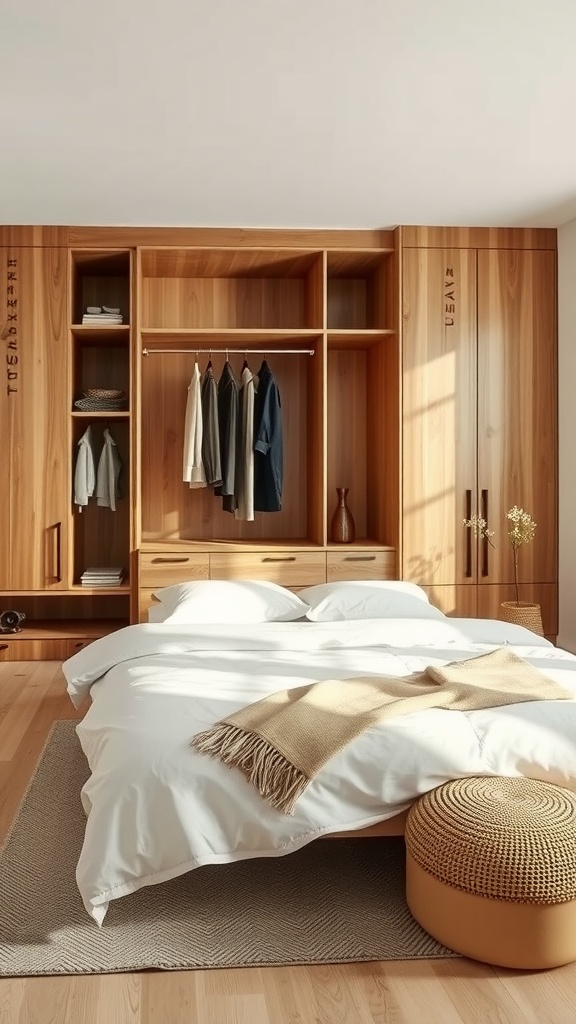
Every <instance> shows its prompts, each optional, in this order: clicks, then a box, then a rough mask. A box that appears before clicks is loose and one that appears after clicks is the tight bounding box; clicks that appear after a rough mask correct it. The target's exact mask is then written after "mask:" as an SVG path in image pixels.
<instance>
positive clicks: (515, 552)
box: [513, 547, 520, 608]
mask: <svg viewBox="0 0 576 1024" xmlns="http://www.w3.org/2000/svg"><path fill="white" fill-rule="evenodd" d="M513 550H514V586H515V588H516V607H517V608H519V607H520V598H519V596H518V548H517V547H514V549H513Z"/></svg>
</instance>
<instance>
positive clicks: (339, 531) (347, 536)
mask: <svg viewBox="0 0 576 1024" xmlns="http://www.w3.org/2000/svg"><path fill="white" fill-rule="evenodd" d="M336 494H337V495H338V504H337V506H336V511H335V512H334V515H333V516H332V522H331V523H330V540H331V541H332V543H333V544H351V543H352V541H353V540H354V538H355V536H356V527H355V525H354V519H353V518H352V513H351V512H350V509H349V508H348V505H347V504H346V497H347V494H348V487H337V488H336Z"/></svg>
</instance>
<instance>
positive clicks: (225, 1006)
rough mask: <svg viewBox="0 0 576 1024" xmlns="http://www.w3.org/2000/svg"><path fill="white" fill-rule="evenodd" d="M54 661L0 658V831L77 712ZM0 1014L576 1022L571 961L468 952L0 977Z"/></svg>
mask: <svg viewBox="0 0 576 1024" xmlns="http://www.w3.org/2000/svg"><path fill="white" fill-rule="evenodd" d="M80 717H81V712H77V711H76V710H75V709H74V707H73V705H72V703H71V701H70V700H69V698H68V696H67V694H66V690H65V683H64V678H63V676H62V672H61V669H60V666H59V664H58V663H57V662H4V663H1V664H0V837H4V836H5V835H6V832H7V831H8V829H9V828H10V825H11V823H12V821H13V819H14V817H15V815H16V813H17V810H18V807H19V805H20V802H21V800H22V797H23V795H24V793H25V792H26V788H27V786H28V784H29V781H30V778H31V776H32V774H33V771H34V767H35V765H36V763H37V761H38V758H39V756H40V754H41V752H42V749H43V747H44V744H45V743H46V740H47V738H48V735H49V732H50V729H51V726H52V724H53V723H54V722H55V721H58V720H61V719H65V718H66V719H78V718H80ZM0 1022H1V1024H575V1022H576V964H569V965H568V966H566V967H560V968H557V969H556V970H554V971H540V972H525V971H512V970H508V969H499V968H493V967H489V966H488V965H486V964H479V963H475V962H473V961H471V960H465V959H462V960H436V961H430V960H411V961H388V962H386V963H361V964H342V965H335V966H328V965H322V966H313V967H283V968H275V967H267V968H263V969H259V968H250V969H238V970H214V971H173V972H143V973H140V974H139V973H131V974H114V975H95V976H74V977H69V978H66V977H49V978H16V979H12V978H4V979H0Z"/></svg>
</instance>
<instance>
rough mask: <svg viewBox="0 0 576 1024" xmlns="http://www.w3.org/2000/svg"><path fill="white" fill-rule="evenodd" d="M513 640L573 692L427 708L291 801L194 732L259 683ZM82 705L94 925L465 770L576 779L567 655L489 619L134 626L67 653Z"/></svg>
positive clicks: (359, 818) (82, 863)
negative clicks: (200, 745) (160, 890)
mask: <svg viewBox="0 0 576 1024" xmlns="http://www.w3.org/2000/svg"><path fill="white" fill-rule="evenodd" d="M502 644H510V645H511V646H512V649H513V650H514V651H515V652H516V653H517V654H519V655H520V656H521V657H524V658H526V659H527V660H528V661H530V662H531V664H533V665H535V666H536V667H537V668H539V669H540V670H541V671H543V672H545V673H546V674H547V675H549V676H551V677H552V678H554V679H556V680H557V681H558V682H559V683H561V685H562V686H565V687H567V688H568V689H571V690H572V691H573V692H574V696H575V700H574V702H572V701H558V702H552V701H550V702H534V703H526V704H516V705H512V706H508V707H504V708H493V709H490V710H485V711H474V712H468V713H461V712H456V711H443V710H439V709H434V710H430V711H423V712H418V713H417V714H413V715H409V716H407V717H406V718H398V719H396V720H394V721H392V722H388V723H385V724H382V725H380V726H377V727H375V728H372V729H370V730H369V731H368V732H365V733H364V734H363V735H362V736H360V737H358V739H356V740H354V742H353V743H351V744H350V745H349V746H348V747H347V748H346V749H345V750H344V751H342V752H341V753H339V754H338V755H337V756H336V757H334V758H333V759H332V760H331V761H330V762H329V764H328V766H327V767H326V769H325V770H323V771H322V772H321V773H320V775H319V776H318V778H317V779H316V780H314V781H313V782H312V783H311V785H310V786H309V787H308V789H307V791H306V793H305V794H304V796H303V797H302V798H301V799H300V800H299V801H298V805H297V808H296V813H295V816H294V817H287V816H286V815H284V814H282V813H280V812H279V811H276V810H273V809H272V808H271V807H269V806H268V804H267V803H266V802H265V801H264V800H263V799H262V798H261V797H260V796H259V795H258V793H257V792H256V790H255V789H254V788H253V787H252V786H251V785H250V784H249V783H248V782H247V781H246V780H245V779H244V777H243V776H242V775H241V774H240V773H239V772H237V771H235V770H234V769H230V768H227V767H225V766H224V765H222V764H221V763H220V762H219V761H216V760H214V759H213V758H210V757H206V756H203V755H201V754H199V753H196V752H195V751H194V750H193V749H192V748H191V747H190V739H191V737H192V736H193V735H195V733H197V732H199V731H200V730H202V729H206V728H207V727H208V726H210V725H212V724H213V723H214V722H215V721H217V720H218V719H220V718H222V717H224V716H225V715H228V714H230V713H231V712H232V711H235V710H237V709H239V708H241V707H244V706H245V705H246V704H248V703H251V702H253V701H256V700H259V699H260V698H262V697H264V696H265V695H267V694H269V693H272V692H273V691H274V690H279V689H283V688H287V687H292V686H299V685H302V684H303V683H308V682H312V681H313V680H317V679H327V678H346V677H347V676H355V675H370V674H375V675H386V674H390V675H407V674H409V673H411V672H414V671H420V670H422V669H424V668H425V667H426V666H427V665H430V664H438V665H439V664H445V663H446V662H451V661H458V660H460V659H462V658H466V657H470V656H472V655H473V654H474V653H475V652H476V653H478V654H480V653H482V652H483V651H486V650H490V649H492V647H494V646H499V645H502ZM64 674H65V676H66V679H67V682H68V692H69V694H70V696H71V698H72V700H73V701H74V703H75V704H77V705H79V704H80V703H81V702H82V700H83V699H84V696H85V695H86V694H87V693H88V691H90V693H91V697H92V703H91V705H90V707H89V709H88V711H87V713H86V715H85V717H84V719H83V720H82V721H81V722H80V723H79V725H78V727H77V732H78V736H79V738H80V742H81V745H82V749H83V750H84V753H85V754H86V757H87V759H88V764H89V766H90V771H91V775H90V778H89V780H88V782H87V783H86V785H85V786H84V789H83V791H82V803H83V806H84V810H85V812H86V814H87V816H88V817H87V823H86V834H85V839H84V844H83V848H82V852H81V855H80V859H79V862H78V868H77V882H78V886H79V889H80V893H81V895H82V898H83V900H84V904H85V906H86V909H87V911H88V912H89V913H90V914H91V915H92V917H93V918H94V919H95V920H96V921H97V922H98V923H99V924H101V923H102V921H103V920H104V916H105V914H106V910H107V908H108V904H109V901H110V900H113V899H118V898H119V897H121V896H124V895H126V894H127V893H130V892H133V891H134V890H136V889H139V888H141V887H142V886H144V885H152V884H154V883H156V882H161V881H164V880H166V879H169V878H173V877H175V876H177V875H180V874H183V873H184V872H185V871H189V870H191V869H193V868H197V867H200V866H201V865H204V864H221V863H227V862H231V861H236V860H240V859H243V858H247V857H266V856H279V855H281V854H286V853H290V852H291V851H293V850H296V849H298V848H299V847H302V846H304V845H305V844H306V843H308V842H310V841H311V840H313V839H315V838H317V837H318V836H321V835H325V834H327V833H329V832H333V831H344V830H349V829H356V828H361V827H364V826H366V825H370V824H372V823H374V822H377V821H380V820H383V819H385V818H388V817H391V816H392V815H395V814H397V813H399V812H400V811H402V810H404V809H406V808H407V807H408V806H409V805H410V803H411V802H412V801H413V800H414V799H415V798H416V797H418V796H419V795H421V794H422V793H424V792H426V791H427V790H429V789H432V788H433V787H435V786H438V785H440V784H442V783H443V782H446V781H447V780H449V779H452V778H458V777H462V776H468V775H509V776H517V775H526V776H530V777H531V778H538V779H543V780H546V781H549V782H553V783H557V784H559V785H563V786H566V787H568V788H570V789H572V790H574V791H576V656H573V655H571V654H569V653H567V652H566V651H562V650H559V649H557V648H555V647H553V646H552V645H551V644H550V643H548V641H546V640H544V639H541V638H540V637H537V636H535V634H533V633H531V632H529V631H528V630H525V629H523V628H522V627H519V626H513V625H510V624H508V623H503V622H497V621H492V620H480V619H475V620H473V619H446V620H445V621H439V622H437V621H430V620H416V619H384V620H373V619H371V620H365V621H354V622H337V623H328V622H318V623H312V622H305V623H301V622H299V623H267V624H264V625H258V626H202V627H200V628H198V627H196V628H194V627H191V626H177V625H166V624H161V625H158V624H144V625H139V626H129V627H127V628H126V629H122V630H119V631H118V632H116V633H112V634H110V635H109V636H107V637H104V638H102V639H101V640H97V641H96V642H95V643H93V644H90V646H88V647H86V648H84V649H83V650H81V651H79V652H78V654H75V655H74V657H72V658H70V659H69V660H68V661H67V662H65V664H64Z"/></svg>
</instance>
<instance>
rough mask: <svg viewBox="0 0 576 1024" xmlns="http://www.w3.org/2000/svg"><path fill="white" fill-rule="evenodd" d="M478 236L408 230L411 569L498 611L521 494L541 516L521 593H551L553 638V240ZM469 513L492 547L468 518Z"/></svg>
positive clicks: (406, 425)
mask: <svg viewBox="0 0 576 1024" xmlns="http://www.w3.org/2000/svg"><path fill="white" fill-rule="evenodd" d="M447 234H449V241H451V242H452V245H450V246H447V245H445V244H442V243H443V242H445V241H446V235H447ZM474 241H476V242H477V244H470V242H471V239H470V236H469V233H464V232H460V233H459V232H458V231H457V230H454V231H453V232H450V233H447V232H444V233H440V232H439V231H436V232H434V231H433V230H431V231H429V232H426V231H425V230H423V231H420V232H416V231H411V229H405V244H404V246H403V251H402V275H403V341H402V352H403V367H402V382H403V424H402V448H403V495H402V504H403V514H402V533H403V537H402V551H403V555H402V563H401V566H402V573H403V576H404V577H405V578H406V579H411V580H414V581H416V582H418V583H421V584H423V585H425V586H426V587H427V588H428V591H429V594H430V597H431V599H432V600H433V601H434V603H436V604H438V605H439V606H440V607H442V608H443V609H444V610H445V611H446V612H449V613H453V614H457V615H478V616H480V617H491V618H495V617H497V616H498V610H499V606H500V602H501V601H502V600H511V599H514V598H515V590H514V575H513V558H512V549H511V546H510V542H509V540H508V537H507V529H508V523H507V519H506V513H507V511H508V510H509V509H510V508H511V507H512V506H513V505H518V506H520V507H522V508H524V509H525V510H527V511H529V512H530V513H531V514H532V516H533V518H534V519H535V521H536V523H537V524H538V525H537V531H536V537H535V539H534V541H533V542H532V543H531V544H529V545H526V546H525V547H523V548H522V549H521V551H520V558H519V576H520V580H521V593H520V598H521V600H528V601H532V600H535V601H538V602H539V603H540V604H541V606H542V616H543V623H544V630H545V633H546V634H547V635H551V636H554V635H555V634H556V629H557V596H556V595H557V437H556V432H557V426H556V423H557V397H556V396H557V369H556V367H557V361H556V251H555V238H554V237H553V233H550V232H545V231H543V232H525V233H524V232H516V233H514V237H513V238H510V237H508V236H507V235H506V233H504V232H502V233H498V232H487V231H486V232H478V233H477V237H476V239H472V243H473V242H474ZM407 242H414V243H417V244H406V243H407ZM454 243H455V244H454ZM472 513H478V514H479V515H481V516H482V518H484V519H485V520H486V521H487V523H488V527H489V529H490V530H492V531H494V536H493V538H492V542H493V545H494V546H492V545H490V544H489V543H488V542H487V541H486V540H485V539H484V540H478V541H477V540H476V539H475V538H474V535H473V533H472V532H471V531H470V530H468V529H466V528H465V527H464V526H463V520H464V519H469V518H470V516H471V515H472Z"/></svg>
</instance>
